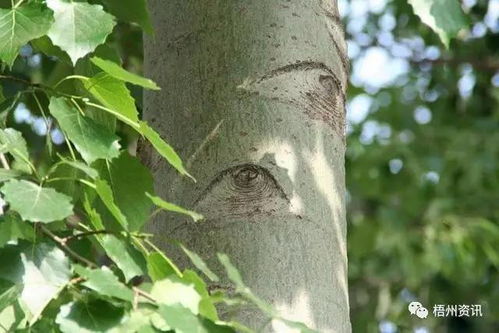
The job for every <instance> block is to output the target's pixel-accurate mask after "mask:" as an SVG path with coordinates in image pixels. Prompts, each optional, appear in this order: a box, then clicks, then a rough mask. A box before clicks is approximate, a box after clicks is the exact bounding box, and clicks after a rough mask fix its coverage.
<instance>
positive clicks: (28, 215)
mask: <svg viewBox="0 0 499 333" xmlns="http://www.w3.org/2000/svg"><path fill="white" fill-rule="evenodd" d="M0 191H1V192H2V193H3V195H4V196H5V201H7V202H8V203H9V204H10V208H11V209H13V210H15V211H16V212H18V213H19V214H20V215H21V217H22V218H23V219H24V220H28V221H33V222H43V223H49V222H53V221H58V220H62V219H64V218H66V217H68V216H70V215H72V214H73V204H72V203H71V198H70V197H68V196H66V195H64V194H62V193H59V192H57V191H55V190H54V189H51V188H43V187H41V186H39V185H37V184H35V183H32V182H29V181H26V180H15V179H12V180H10V181H8V182H7V183H5V184H4V185H3V187H2V188H1V189H0Z"/></svg>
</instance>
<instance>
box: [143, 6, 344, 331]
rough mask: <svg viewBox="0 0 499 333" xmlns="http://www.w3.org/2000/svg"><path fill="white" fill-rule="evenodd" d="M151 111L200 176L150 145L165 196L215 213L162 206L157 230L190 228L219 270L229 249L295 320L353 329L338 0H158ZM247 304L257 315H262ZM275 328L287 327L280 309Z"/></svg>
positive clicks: (150, 58)
mask: <svg viewBox="0 0 499 333" xmlns="http://www.w3.org/2000/svg"><path fill="white" fill-rule="evenodd" d="M150 10H151V13H152V16H153V20H154V24H155V27H156V32H155V35H154V36H152V37H146V40H145V69H146V70H145V71H146V75H147V76H150V77H152V78H153V79H154V80H155V81H156V82H158V83H159V85H160V86H161V87H162V90H161V92H160V93H146V95H145V98H144V100H145V103H144V104H145V107H144V117H145V119H146V120H147V121H148V122H149V123H150V124H151V125H152V126H153V127H155V128H156V129H157V130H159V132H160V133H161V134H162V135H163V136H164V138H165V139H166V140H167V141H168V142H169V143H170V144H172V146H174V147H175V148H176V150H177V152H178V153H179V154H180V156H181V157H182V158H183V160H184V162H186V166H187V168H188V170H189V171H190V173H191V174H193V175H194V176H195V177H196V179H197V182H196V183H194V182H192V181H190V180H189V179H187V178H181V177H180V176H179V175H178V174H177V173H176V172H175V171H174V170H173V169H172V168H171V167H170V166H168V165H167V164H166V163H165V162H163V161H161V159H160V158H158V157H157V156H155V155H153V154H152V153H151V152H150V151H148V150H147V149H146V150H144V151H143V152H142V157H143V159H145V161H146V163H147V164H148V165H149V166H150V167H151V168H152V170H153V172H154V175H155V186H156V191H157V193H159V194H160V195H162V196H163V197H164V198H166V199H168V200H170V201H172V202H175V203H178V204H180V205H183V206H185V207H188V208H190V209H193V210H196V211H198V212H200V213H202V214H203V215H204V216H205V220H204V221H202V222H198V223H197V224H195V223H193V222H191V221H188V220H187V219H185V218H182V217H179V216H174V215H166V214H165V215H159V216H157V218H156V219H155V220H154V221H153V222H152V223H151V225H150V226H149V230H150V231H152V232H153V233H154V234H155V239H156V242H157V243H158V244H159V245H160V246H162V247H163V248H164V249H165V250H166V251H167V252H168V253H169V254H171V255H172V257H173V258H174V259H176V260H178V261H180V263H183V264H184V265H187V259H186V258H185V257H183V256H182V255H181V254H180V253H179V251H178V250H177V249H175V248H172V247H171V246H170V245H168V244H169V243H168V242H167V241H166V240H167V239H172V238H173V239H179V240H181V241H182V242H183V243H184V244H185V245H186V246H187V247H188V248H190V249H191V250H194V251H195V252H197V253H198V254H200V255H201V256H202V257H203V258H204V259H205V260H206V261H207V262H208V264H209V265H210V266H211V267H213V268H215V270H216V271H217V272H218V273H219V274H220V275H223V273H222V268H221V267H220V265H219V263H218V262H217V260H216V253H217V252H222V253H226V254H228V255H229V257H230V258H231V260H232V262H233V263H234V264H235V265H236V266H237V267H238V269H239V270H240V272H241V274H242V276H243V278H244V280H245V282H246V283H247V285H248V286H249V287H250V288H251V289H252V290H253V291H254V292H255V293H256V294H257V295H259V296H261V297H262V298H264V299H265V300H266V301H268V302H270V303H271V304H273V305H274V306H275V307H276V308H277V309H278V310H279V311H280V313H281V314H282V315H283V316H284V317H286V318H288V319H292V320H298V321H303V322H305V323H306V324H308V325H310V326H311V327H313V328H316V329H319V330H320V331H321V332H322V331H323V332H349V331H350V322H349V308H348V290H347V253H346V222H345V185H344V181H345V177H344V172H345V171H344V153H345V139H344V122H345V120H344V119H345V117H344V101H345V91H346V85H347V76H348V61H347V58H346V45H345V40H344V34H343V30H342V27H341V22H340V20H339V18H338V10H337V7H336V1H332V0H323V1H321V0H223V1H222V0H168V1H163V0H152V1H150ZM238 318H239V319H240V320H241V321H243V322H244V323H246V324H247V325H249V326H250V327H252V328H258V327H260V325H261V324H262V323H263V322H264V317H263V316H261V315H260V314H258V312H256V311H251V310H245V311H241V312H240V313H239V314H238ZM266 330H268V331H275V332H287V331H288V330H287V329H285V328H284V327H282V326H280V324H279V323H276V322H273V323H271V324H270V325H268V326H267V328H266Z"/></svg>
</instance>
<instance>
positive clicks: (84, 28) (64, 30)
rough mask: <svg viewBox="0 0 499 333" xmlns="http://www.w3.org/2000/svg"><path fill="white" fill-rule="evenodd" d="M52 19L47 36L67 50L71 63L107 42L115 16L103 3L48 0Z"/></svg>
mask: <svg viewBox="0 0 499 333" xmlns="http://www.w3.org/2000/svg"><path fill="white" fill-rule="evenodd" d="M47 6H48V7H49V8H50V9H52V10H53V11H54V19H55V22H54V24H53V25H52V27H51V28H50V30H49V32H48V36H49V37H50V39H51V40H52V42H53V43H54V45H57V46H59V47H60V48H61V49H63V50H64V51H66V52H67V53H68V55H69V57H70V58H71V61H72V62H73V64H76V61H77V60H78V59H80V58H82V57H84V56H85V55H87V54H88V53H90V52H92V51H94V50H95V48H96V47H97V46H98V45H99V44H102V43H104V42H105V41H106V38H107V36H108V35H109V34H110V33H111V32H112V31H113V28H114V25H115V22H114V17H113V16H112V15H110V14H108V13H106V12H105V11H104V9H103V8H102V6H99V5H91V4H88V3H86V2H73V1H68V0H47Z"/></svg>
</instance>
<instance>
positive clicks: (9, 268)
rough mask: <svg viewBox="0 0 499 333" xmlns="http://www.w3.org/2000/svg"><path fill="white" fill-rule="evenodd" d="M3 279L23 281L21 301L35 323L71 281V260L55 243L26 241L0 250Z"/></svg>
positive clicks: (30, 319) (29, 317)
mask: <svg viewBox="0 0 499 333" xmlns="http://www.w3.org/2000/svg"><path fill="white" fill-rule="evenodd" d="M0 262H1V263H2V269H1V270H0V278H1V279H3V280H7V281H11V282H12V283H14V284H22V292H21V295H20V298H19V299H20V301H21V304H22V307H23V308H24V312H25V313H26V314H27V315H28V320H29V321H30V322H31V323H33V322H35V321H36V320H37V318H38V317H39V316H40V315H41V313H42V311H43V309H44V308H45V307H46V306H47V305H48V303H49V302H50V301H51V300H52V299H54V298H55V297H56V296H57V295H58V294H59V293H60V291H61V290H62V289H63V288H64V287H65V286H66V285H67V284H68V283H69V280H70V278H71V270H70V267H69V260H68V258H67V257H66V255H65V254H64V252H62V251H61V250H60V249H58V248H57V247H55V246H53V245H52V244H50V245H49V244H46V243H38V244H33V243H30V244H23V245H22V246H6V247H4V248H2V249H0Z"/></svg>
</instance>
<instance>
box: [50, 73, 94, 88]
mask: <svg viewBox="0 0 499 333" xmlns="http://www.w3.org/2000/svg"><path fill="white" fill-rule="evenodd" d="M66 80H82V81H87V80H89V78H88V77H86V76H83V75H69V76H66V77H64V78H62V79H61V80H59V82H57V83H56V84H55V85H54V89H57V87H58V86H59V85H60V84H61V83H63V82H64V81H66Z"/></svg>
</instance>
